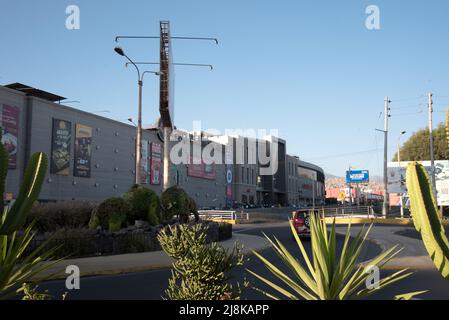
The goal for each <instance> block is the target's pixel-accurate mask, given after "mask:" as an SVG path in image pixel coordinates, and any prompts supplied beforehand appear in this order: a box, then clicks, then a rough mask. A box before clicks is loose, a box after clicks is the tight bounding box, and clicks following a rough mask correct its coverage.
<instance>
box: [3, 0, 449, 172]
mask: <svg viewBox="0 0 449 320" xmlns="http://www.w3.org/2000/svg"><path fill="white" fill-rule="evenodd" d="M70 4H76V5H78V6H79V7H80V10H81V29H80V30H73V31H69V30H67V29H66V28H65V19H66V14H65V8H66V6H67V5H70ZM371 4H374V5H378V6H379V7H380V14H381V16H380V18H381V29H380V30H378V31H370V30H367V29H366V28H365V19H366V17H367V15H366V14H365V8H366V7H367V6H368V5H371ZM448 15H449V2H448V1H445V0H441V1H437V0H429V1H384V0H370V1H360V0H359V1H357V0H346V1H331V0H328V1H317V0H314V1H260V0H259V1H255V0H251V1H236V0H232V1H231V0H228V1H205V0H203V1H199V0H196V1H186V0H178V1H170V0H169V1H150V0H146V1H143V0H142V1H133V0H129V1H106V0H103V1H100V0H82V1H79V0H78V1H77V0H71V1H65V0H59V1H49V0H47V1H44V0H42V1H25V0H14V1H5V0H0V83H2V84H6V83H11V82H23V83H25V84H28V85H31V86H35V87H38V88H41V89H44V90H48V91H50V92H54V93H56V94H60V95H62V96H65V97H67V98H69V100H79V101H81V103H80V104H72V106H74V107H77V108H80V109H83V110H87V111H92V112H96V111H101V110H109V111H110V113H104V115H105V116H108V117H111V118H114V119H120V120H123V119H126V118H128V117H130V116H131V117H134V118H135V114H136V105H137V91H136V90H137V88H136V87H137V86H136V83H135V81H136V74H135V71H134V70H132V69H131V68H130V69H128V70H127V69H125V68H124V65H123V64H124V60H123V59H121V58H120V57H119V56H117V55H116V54H115V53H114V52H113V48H114V46H115V42H114V37H115V36H116V35H119V34H131V35H157V34H158V27H159V20H170V22H171V25H172V34H173V35H180V36H205V37H207V36H212V37H217V38H219V40H220V44H219V46H216V45H214V44H213V43H203V42H179V41H178V42H176V43H174V59H175V61H177V62H189V63H211V64H213V65H214V71H213V72H210V71H208V70H207V69H195V68H178V69H177V71H176V100H175V102H176V125H177V126H178V127H179V128H183V129H191V128H192V121H193V120H202V121H203V125H204V128H205V129H207V128H216V129H219V130H224V129H226V128H248V127H249V128H256V129H259V128H260V129H270V128H274V129H279V131H280V135H281V137H282V138H284V139H286V140H287V143H288V145H287V148H288V152H289V153H291V154H296V155H299V156H300V157H301V158H303V159H305V160H310V161H313V162H315V163H317V164H318V165H321V166H322V167H323V168H324V169H325V171H326V172H329V173H332V174H336V175H341V176H343V175H344V171H345V170H346V168H347V167H348V166H349V165H351V166H352V167H355V168H359V169H369V170H371V171H372V174H373V175H380V174H381V172H382V171H381V170H382V159H383V158H382V157H383V154H382V151H381V150H379V151H377V152H376V151H373V150H374V149H382V147H383V139H382V134H380V133H375V131H374V129H375V128H382V126H383V121H382V119H380V118H379V115H380V112H381V111H382V110H383V100H384V96H386V95H389V96H390V97H391V99H392V100H393V104H392V115H393V116H392V118H391V134H390V142H391V143H390V150H389V151H390V155H389V158H391V157H392V156H393V153H394V151H395V148H396V146H395V145H396V141H397V136H398V135H399V132H400V131H402V130H407V131H408V133H409V134H410V133H412V132H414V131H416V130H417V129H419V128H421V127H424V126H426V124H427V114H426V112H423V113H418V112H419V111H420V110H423V109H424V107H425V105H424V103H425V102H426V99H425V97H424V95H425V94H426V93H427V92H428V91H432V92H433V93H434V94H435V110H436V113H435V123H438V122H441V121H443V120H444V113H443V112H441V111H442V110H444V109H445V108H447V107H449V62H448V56H449V42H448V41H447V40H448V33H449V19H448ZM121 46H122V47H123V48H124V49H125V50H126V52H127V54H128V55H129V56H130V57H132V58H134V59H135V60H147V61H148V60H153V61H158V42H157V41H155V40H147V41H145V40H138V41H136V40H128V41H122V42H121ZM420 104H421V105H420ZM144 109H145V110H144V123H152V122H153V121H154V119H155V118H156V117H157V115H158V81H157V78H156V77H154V76H151V75H150V76H149V77H148V78H147V80H146V82H145V88H144ZM409 134H408V135H407V136H406V138H407V137H408V136H409ZM365 151H369V152H365ZM361 152H362V153H361ZM345 154H350V155H346V156H343V155H345Z"/></svg>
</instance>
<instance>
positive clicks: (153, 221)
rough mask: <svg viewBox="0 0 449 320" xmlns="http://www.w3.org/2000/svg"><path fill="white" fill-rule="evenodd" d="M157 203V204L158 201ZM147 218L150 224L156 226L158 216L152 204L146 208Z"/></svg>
mask: <svg viewBox="0 0 449 320" xmlns="http://www.w3.org/2000/svg"><path fill="white" fill-rule="evenodd" d="M157 205H158V206H159V203H158V204H157ZM147 220H148V223H149V224H150V226H157V225H158V224H159V222H160V221H159V217H158V215H157V214H156V210H155V208H154V206H150V208H148V216H147Z"/></svg>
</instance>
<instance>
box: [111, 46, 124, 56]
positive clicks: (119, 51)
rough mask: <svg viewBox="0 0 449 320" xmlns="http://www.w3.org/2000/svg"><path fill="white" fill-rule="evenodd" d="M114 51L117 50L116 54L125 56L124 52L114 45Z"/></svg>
mask: <svg viewBox="0 0 449 320" xmlns="http://www.w3.org/2000/svg"><path fill="white" fill-rule="evenodd" d="M114 51H115V52H117V54H118V55H121V56H122V57H123V56H125V52H124V51H123V49H122V48H120V47H115V48H114Z"/></svg>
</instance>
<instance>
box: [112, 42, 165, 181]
mask: <svg viewBox="0 0 449 320" xmlns="http://www.w3.org/2000/svg"><path fill="white" fill-rule="evenodd" d="M114 51H115V52H116V53H117V54H118V55H120V56H122V57H125V58H126V59H128V61H129V63H131V64H132V65H133V66H134V67H135V68H136V71H137V78H138V86H139V103H138V115H137V126H136V144H135V162H134V183H135V184H137V185H139V184H140V168H141V164H140V161H141V157H142V156H141V148H142V88H143V78H144V76H145V74H147V73H153V74H155V75H159V74H160V73H159V72H155V71H145V72H143V73H142V74H141V73H140V70H139V68H138V67H137V65H136V64H135V63H134V62H133V61H132V60H131V59H130V58H129V57H128V56H127V55H126V54H125V52H124V51H123V49H122V48H120V47H115V48H114ZM127 65H128V64H127Z"/></svg>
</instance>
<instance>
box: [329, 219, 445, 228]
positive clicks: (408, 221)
mask: <svg viewBox="0 0 449 320" xmlns="http://www.w3.org/2000/svg"><path fill="white" fill-rule="evenodd" d="M334 220H335V224H337V225H342V224H343V225H344V224H353V225H357V224H372V223H374V224H387V225H396V226H413V221H412V220H411V219H408V218H330V217H328V218H325V221H326V224H332V223H333V222H334ZM448 222H449V221H448ZM448 225H449V224H448Z"/></svg>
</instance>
